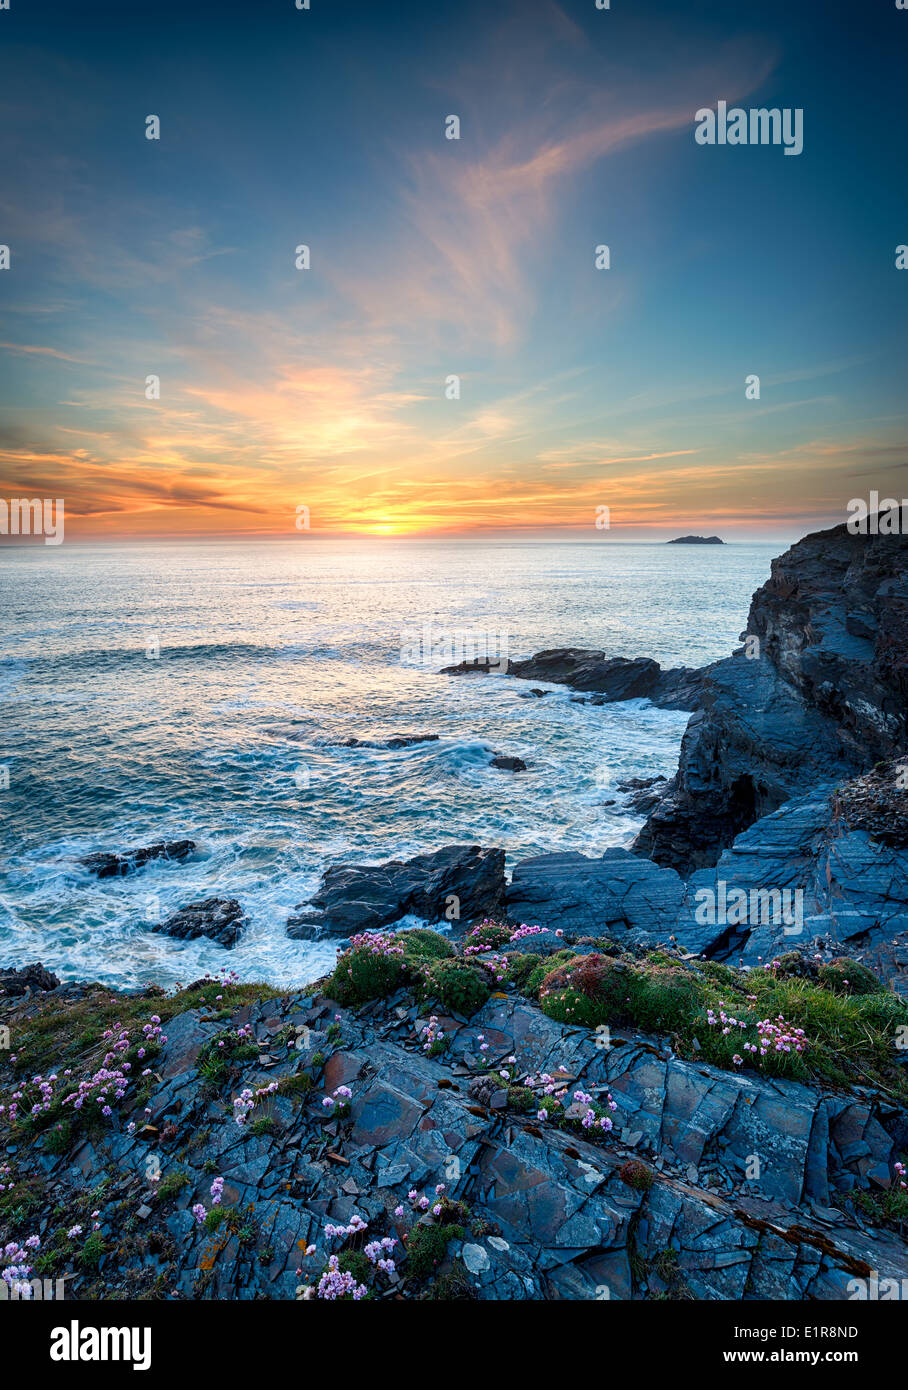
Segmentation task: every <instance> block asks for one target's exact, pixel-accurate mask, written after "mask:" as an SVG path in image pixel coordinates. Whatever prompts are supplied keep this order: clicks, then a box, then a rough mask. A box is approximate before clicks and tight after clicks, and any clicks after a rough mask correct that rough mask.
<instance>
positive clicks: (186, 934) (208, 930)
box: [152, 898, 246, 947]
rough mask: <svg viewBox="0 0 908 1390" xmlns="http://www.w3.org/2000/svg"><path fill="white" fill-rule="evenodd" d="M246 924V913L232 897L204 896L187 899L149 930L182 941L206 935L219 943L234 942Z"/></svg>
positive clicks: (229, 943)
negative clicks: (176, 909)
mask: <svg viewBox="0 0 908 1390" xmlns="http://www.w3.org/2000/svg"><path fill="white" fill-rule="evenodd" d="M245 927H246V916H245V914H244V912H243V909H242V908H241V907H240V904H239V903H238V902H237V900H236V898H205V899H204V900H203V901H202V902H198V903H189V904H188V905H187V906H186V907H181V908H180V910H179V912H175V913H173V915H172V916H171V917H168V918H167V920H166V922H160V923H159V924H158V925H157V926H156V927H152V931H155V932H164V933H165V934H166V935H167V936H176V937H179V938H180V939H181V940H183V941H191V940H193V939H194V938H195V937H197V936H210V937H211V939H212V940H213V941H217V942H218V943H219V945H221V946H228V947H230V946H235V945H236V943H237V941H238V940H239V938H240V936H241V935H242V933H243V931H244V930H245Z"/></svg>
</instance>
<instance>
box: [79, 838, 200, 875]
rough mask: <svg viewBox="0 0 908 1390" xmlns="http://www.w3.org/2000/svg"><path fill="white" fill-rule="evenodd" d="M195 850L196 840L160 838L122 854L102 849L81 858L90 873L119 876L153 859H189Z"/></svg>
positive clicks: (81, 862) (80, 861)
mask: <svg viewBox="0 0 908 1390" xmlns="http://www.w3.org/2000/svg"><path fill="white" fill-rule="evenodd" d="M194 850H195V841H194V840H160V841H158V843H157V844H154V845H146V846H145V848H144V849H128V850H124V851H123V853H122V854H114V853H107V852H105V851H100V852H99V853H97V854H89V855H86V857H85V858H84V859H80V860H79V863H80V864H82V865H83V866H84V867H85V868H86V869H88V870H89V872H90V873H93V874H97V876H98V878H119V877H122V875H123V874H128V873H131V872H132V871H133V869H139V868H141V867H142V865H143V864H147V863H148V862H149V860H151V859H188V858H189V856H190V854H192V853H193V852H194Z"/></svg>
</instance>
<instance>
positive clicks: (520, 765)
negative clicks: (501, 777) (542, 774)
mask: <svg viewBox="0 0 908 1390" xmlns="http://www.w3.org/2000/svg"><path fill="white" fill-rule="evenodd" d="M489 767H499V768H501V769H502V770H503V771H504V772H526V770H527V765H526V763H525V762H524V761H523V758H514V757H511V756H510V755H509V754H508V753H496V754H495V756H494V758H493V759H492V760H491V762H490V763H489Z"/></svg>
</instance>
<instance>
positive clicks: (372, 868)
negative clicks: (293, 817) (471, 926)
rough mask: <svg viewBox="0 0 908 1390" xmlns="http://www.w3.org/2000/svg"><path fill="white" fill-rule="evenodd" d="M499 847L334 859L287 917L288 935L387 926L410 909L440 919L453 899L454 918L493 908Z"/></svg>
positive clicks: (499, 890)
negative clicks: (373, 860) (381, 860)
mask: <svg viewBox="0 0 908 1390" xmlns="http://www.w3.org/2000/svg"><path fill="white" fill-rule="evenodd" d="M504 889H505V881H504V850H502V849H482V848H481V847H480V846H479V845H445V846H444V847H443V848H442V849H438V850H435V851H434V852H432V853H430V854H417V855H416V856H415V857H414V858H413V859H406V860H398V859H392V860H389V861H388V862H387V863H385V864H338V865H334V866H333V867H332V868H330V869H328V871H327V872H326V873H325V875H324V878H323V879H322V883H321V886H320V887H319V889H318V892H317V893H316V894H315V896H314V897H313V898H311V899H310V901H309V902H308V903H305V904H300V906H299V908H298V909H297V911H296V912H295V913H294V914H293V915H292V916H291V917H290V918H289V919H288V922H287V932H288V935H289V936H291V937H294V938H295V939H297V940H302V941H313V940H318V939H319V938H320V937H322V936H350V935H353V934H354V933H357V932H363V931H370V930H374V929H376V928H378V927H384V926H387V925H388V924H389V923H391V922H396V921H398V920H399V918H401V917H404V916H406V914H407V913H413V914H415V915H416V916H417V917H422V918H424V919H425V920H426V921H427V922H439V921H443V920H444V919H445V914H446V912H447V911H448V909H449V908H450V907H451V905H452V901H451V900H452V899H456V906H457V912H458V918H457V920H460V921H462V922H470V921H472V920H473V919H474V918H477V917H486V916H489V915H491V914H492V913H494V912H495V911H496V910H497V909H498V908H499V907H500V905H501V902H502V899H503V897H504Z"/></svg>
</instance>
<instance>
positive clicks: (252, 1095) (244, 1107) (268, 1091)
mask: <svg viewBox="0 0 908 1390" xmlns="http://www.w3.org/2000/svg"><path fill="white" fill-rule="evenodd" d="M278 1084H279V1083H278V1082H277V1081H272V1082H271V1084H270V1085H268V1086H260V1087H259V1089H258V1090H257V1091H253V1090H251V1089H250V1088H249V1087H248V1086H244V1087H243V1089H242V1091H241V1092H240V1094H239V1095H238V1096H236V1097H235V1098H234V1102H233V1118H234V1119H235V1120H236V1122H237V1124H238V1125H244V1124H245V1123H246V1121H247V1120H248V1118H249V1112H250V1110H252V1109H253V1108H254V1106H255V1105H256V1102H257V1101H260V1100H261V1099H262V1097H263V1096H270V1095H272V1094H273V1093H274V1092H275V1091H276V1090H277V1088H278Z"/></svg>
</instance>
